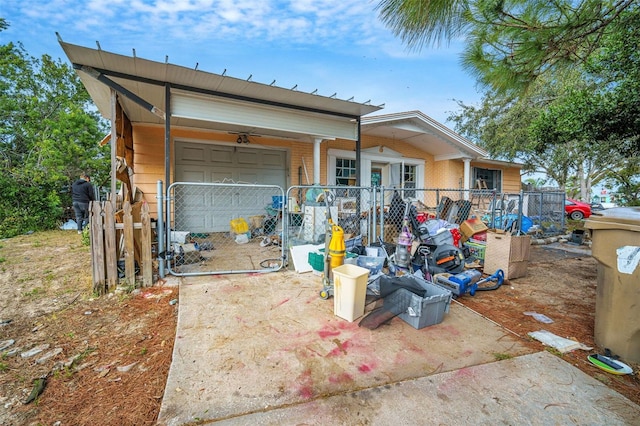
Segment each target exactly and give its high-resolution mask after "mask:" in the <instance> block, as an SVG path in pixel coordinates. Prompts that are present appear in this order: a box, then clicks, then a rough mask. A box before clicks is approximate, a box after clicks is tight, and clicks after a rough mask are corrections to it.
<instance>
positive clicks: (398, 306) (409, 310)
mask: <svg viewBox="0 0 640 426" xmlns="http://www.w3.org/2000/svg"><path fill="white" fill-rule="evenodd" d="M416 280H418V282H419V283H420V285H421V286H422V287H423V288H424V289H425V290H426V294H425V296H424V297H420V296H418V295H417V294H415V293H413V292H411V291H409V290H407V289H404V288H400V289H398V290H396V291H394V292H393V293H391V294H390V295H388V296H387V297H385V298H384V308H385V309H387V310H389V311H391V312H393V313H398V312H399V316H400V318H402V320H404V322H406V323H407V324H409V325H411V326H412V327H413V328H416V329H421V328H424V327H428V326H430V325H435V324H440V323H441V322H442V320H443V319H444V314H445V313H448V312H449V306H450V305H451V298H452V293H451V292H450V291H449V290H447V289H444V288H442V287H439V286H437V285H435V284H433V283H431V282H429V281H425V280H422V279H419V278H416Z"/></svg>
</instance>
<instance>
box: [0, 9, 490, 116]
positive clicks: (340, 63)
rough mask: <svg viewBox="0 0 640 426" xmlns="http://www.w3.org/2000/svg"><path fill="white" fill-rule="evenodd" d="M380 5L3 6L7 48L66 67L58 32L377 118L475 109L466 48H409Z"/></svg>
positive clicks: (2, 38)
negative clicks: (329, 99)
mask: <svg viewBox="0 0 640 426" xmlns="http://www.w3.org/2000/svg"><path fill="white" fill-rule="evenodd" d="M378 3H379V0H372V1H370V0H291V1H285V0H1V1H0V17H3V18H5V19H6V21H7V22H8V23H9V28H8V29H7V30H5V31H2V32H0V44H6V43H8V42H14V43H16V42H21V43H22V44H23V45H24V47H25V49H26V51H27V53H29V54H30V55H32V56H35V57H40V56H42V55H43V54H47V55H50V56H51V57H53V58H56V59H57V58H59V59H61V60H63V61H64V62H67V63H68V59H67V58H66V56H65V54H64V52H63V51H62V49H61V47H60V45H59V43H58V39H57V36H56V33H58V34H59V35H60V37H61V38H62V40H63V41H65V42H67V43H71V44H76V45H80V46H85V47H90V48H97V44H96V42H98V43H99V44H100V47H101V48H102V49H103V50H106V51H109V52H113V53H118V54H122V55H127V56H132V55H133V50H134V49H135V54H136V56H137V57H140V58H144V59H149V60H153V61H158V62H164V61H165V57H167V56H168V60H169V62H170V63H172V64H175V65H181V66H185V67H196V66H197V67H198V69H199V70H201V71H208V72H213V73H217V74H221V73H223V72H224V71H225V70H226V75H229V76H231V77H236V78H242V79H247V78H249V76H251V80H252V81H255V82H260V83H265V84H271V83H272V82H273V81H274V80H275V84H274V85H276V86H280V87H285V88H293V87H294V86H296V85H297V87H296V90H299V91H305V92H313V91H314V90H317V94H319V95H324V96H331V95H333V94H334V93H336V97H337V98H339V99H345V100H347V99H350V98H352V97H353V99H352V100H353V101H355V102H361V103H364V102H367V101H370V102H371V104H372V105H382V104H384V109H382V110H380V111H378V112H376V113H373V114H386V113H394V112H403V111H411V110H420V111H422V112H423V113H425V114H427V115H428V116H430V117H432V118H434V119H435V120H438V121H440V122H441V123H444V124H449V123H447V117H448V116H449V115H450V113H451V112H453V111H457V110H458V106H457V104H456V100H459V101H462V102H464V103H465V104H477V103H478V102H479V100H480V97H481V94H480V93H478V92H477V91H476V87H475V80H474V79H473V78H472V77H471V76H470V75H469V74H467V73H465V71H464V70H463V69H462V67H461V65H460V52H461V46H462V45H461V43H454V44H451V45H442V46H440V47H431V46H426V47H424V48H423V49H421V50H420V51H417V52H416V51H411V50H409V49H407V48H406V46H404V45H403V44H402V42H401V41H400V40H399V38H397V37H395V36H394V35H393V34H392V32H391V31H390V30H389V29H387V28H386V27H385V26H384V25H383V24H382V22H381V21H380V19H379V18H378V12H377V11H376V6H377V5H378Z"/></svg>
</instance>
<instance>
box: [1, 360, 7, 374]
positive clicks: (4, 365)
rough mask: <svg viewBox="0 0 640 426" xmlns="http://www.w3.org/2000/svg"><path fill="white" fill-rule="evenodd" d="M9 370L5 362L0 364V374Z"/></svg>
mask: <svg viewBox="0 0 640 426" xmlns="http://www.w3.org/2000/svg"><path fill="white" fill-rule="evenodd" d="M8 369H9V365H7V363H6V362H0V372H2V373H4V372H5V371H7V370H8Z"/></svg>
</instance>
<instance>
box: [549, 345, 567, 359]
mask: <svg viewBox="0 0 640 426" xmlns="http://www.w3.org/2000/svg"><path fill="white" fill-rule="evenodd" d="M545 350H546V351H547V352H549V353H550V354H552V355H555V356H557V357H559V358H562V355H563V353H562V352H560V351H559V350H557V349H556V348H554V347H551V346H547V347H546V348H545Z"/></svg>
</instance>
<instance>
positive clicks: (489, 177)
mask: <svg viewBox="0 0 640 426" xmlns="http://www.w3.org/2000/svg"><path fill="white" fill-rule="evenodd" d="M478 179H484V181H485V182H486V184H487V188H488V189H495V190H496V191H498V192H501V191H502V170H490V169H481V168H480V167H474V168H473V182H476V181H477V180H478ZM474 185H475V184H474Z"/></svg>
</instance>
